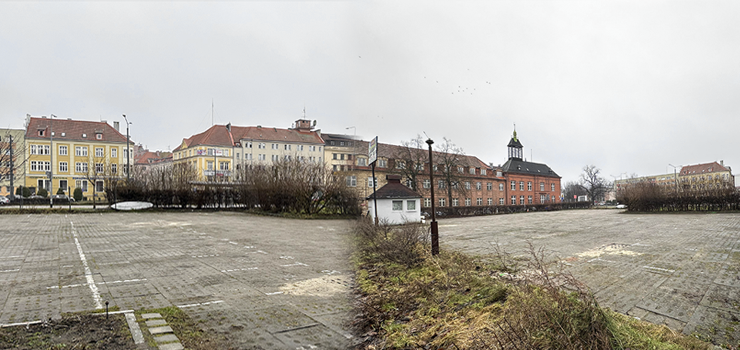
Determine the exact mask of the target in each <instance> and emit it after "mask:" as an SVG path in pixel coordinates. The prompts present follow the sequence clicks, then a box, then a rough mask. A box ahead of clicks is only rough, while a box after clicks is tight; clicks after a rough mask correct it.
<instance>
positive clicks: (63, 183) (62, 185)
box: [59, 180, 69, 193]
mask: <svg viewBox="0 0 740 350" xmlns="http://www.w3.org/2000/svg"><path fill="white" fill-rule="evenodd" d="M59 188H61V189H62V191H64V192H65V193H66V192H68V190H69V189H68V188H67V180H59Z"/></svg>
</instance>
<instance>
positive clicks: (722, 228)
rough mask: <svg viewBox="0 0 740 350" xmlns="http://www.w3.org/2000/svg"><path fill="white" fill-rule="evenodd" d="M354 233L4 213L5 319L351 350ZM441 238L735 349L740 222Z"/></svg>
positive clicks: (574, 215)
mask: <svg viewBox="0 0 740 350" xmlns="http://www.w3.org/2000/svg"><path fill="white" fill-rule="evenodd" d="M351 225H352V223H351V222H349V221H342V220H291V219H282V218H272V217H259V216H252V215H247V214H241V213H233V212H210V213H204V212H193V213H103V214H102V215H101V214H75V215H63V214H51V215H0V324H9V323H15V322H28V321H36V320H42V319H46V318H49V317H60V315H61V313H62V312H75V311H86V310H93V309H96V308H98V307H104V306H102V305H101V304H100V303H103V304H104V302H105V301H109V302H110V307H115V306H117V307H119V308H120V309H121V310H138V309H140V308H160V307H166V306H172V305H175V306H179V307H181V308H182V309H183V310H184V311H185V312H186V313H188V314H189V315H190V316H191V317H193V318H194V319H195V320H196V322H198V321H200V322H201V324H202V325H203V327H204V328H205V329H206V330H208V331H211V332H219V333H224V334H227V335H228V337H229V339H231V340H232V341H233V342H234V346H236V347H237V348H247V349H248V348H256V347H259V348H263V349H298V348H301V347H303V348H305V349H309V348H319V349H346V348H348V347H349V346H351V345H352V344H353V342H354V341H355V339H353V338H352V336H351V335H350V332H349V331H348V329H347V328H346V322H347V321H348V320H350V319H351V302H350V299H349V292H350V289H349V288H350V286H351V283H352V274H351V264H350V262H349V259H348V253H349V252H348V241H347V238H348V237H349V232H350V229H351ZM439 231H440V242H441V245H442V248H443V249H457V250H463V251H466V252H470V253H475V254H489V253H493V252H494V246H500V247H501V248H503V249H504V250H506V251H508V252H511V253H514V254H524V253H525V250H526V247H527V242H532V243H533V244H534V245H535V246H536V247H545V248H546V249H548V250H549V251H551V252H552V254H553V255H557V256H559V257H560V258H562V259H563V260H564V261H565V262H566V263H567V264H569V265H570V267H569V269H570V271H571V272H573V274H574V275H575V276H577V277H578V278H579V279H581V280H582V281H583V282H585V283H586V284H588V285H589V286H590V288H591V289H592V290H593V291H594V293H595V295H596V297H597V298H598V300H599V302H600V304H601V305H603V306H608V307H610V308H612V309H614V310H617V311H619V312H623V313H626V314H629V315H632V316H636V317H640V318H643V319H646V320H649V321H651V322H656V323H662V324H667V325H668V326H670V327H673V328H674V329H676V330H680V331H683V332H684V333H692V332H699V333H701V334H704V335H708V336H710V337H712V338H713V339H715V341H716V342H717V343H718V344H719V343H730V344H733V345H738V344H737V339H740V333H738V332H740V327H738V320H740V214H671V215H639V214H620V211H616V210H580V211H562V212H547V213H527V214H514V215H496V216H485V217H471V218H459V219H442V220H440V227H439ZM83 256H84V262H83ZM85 265H87V268H86V266H85ZM153 318H161V315H159V316H157V317H153Z"/></svg>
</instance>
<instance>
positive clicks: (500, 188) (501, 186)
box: [498, 182, 504, 192]
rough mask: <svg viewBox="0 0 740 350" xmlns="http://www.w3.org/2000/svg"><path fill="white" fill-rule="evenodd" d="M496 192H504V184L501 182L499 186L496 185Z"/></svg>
mask: <svg viewBox="0 0 740 350" xmlns="http://www.w3.org/2000/svg"><path fill="white" fill-rule="evenodd" d="M498 190H499V191H501V192H503V191H504V183H503V182H502V183H500V184H498Z"/></svg>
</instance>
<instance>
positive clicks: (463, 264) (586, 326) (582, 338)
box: [354, 223, 709, 350]
mask: <svg viewBox="0 0 740 350" xmlns="http://www.w3.org/2000/svg"><path fill="white" fill-rule="evenodd" d="M361 225H363V224H362V223H361V224H360V226H361ZM363 230H368V227H364V228H363ZM376 230H377V232H376V233H377V237H388V238H387V240H391V241H392V240H394V238H393V235H394V234H397V233H398V232H402V231H403V230H408V228H404V227H383V226H381V227H378V228H376ZM365 234H366V235H369V233H368V232H365ZM374 237H376V236H374ZM407 238H408V237H407ZM384 239H385V238H384ZM365 242H367V240H366V239H364V238H362V237H360V238H359V239H358V244H359V245H360V246H359V247H358V254H357V258H356V262H357V294H358V297H357V309H358V311H359V316H358V317H357V318H356V319H355V322H354V325H355V327H356V328H357V329H358V331H359V333H360V334H362V335H363V336H364V342H363V343H362V344H360V345H359V346H358V348H360V349H380V348H390V349H420V348H421V349H522V350H524V349H708V348H709V344H707V343H704V342H701V341H699V340H698V339H695V338H692V337H686V336H683V335H680V334H676V333H673V332H671V331H670V330H669V329H668V328H665V327H659V326H655V325H652V324H649V323H646V322H642V321H639V320H635V319H632V318H630V317H627V316H622V315H619V314H616V313H613V312H611V311H608V310H604V309H602V308H600V307H599V306H598V304H597V303H596V301H595V299H594V298H593V296H592V294H591V293H590V292H589V291H588V289H587V288H586V287H585V286H584V285H583V284H581V283H580V282H578V281H577V280H576V279H575V278H573V277H572V276H571V275H570V274H568V273H567V272H566V271H565V270H564V269H563V266H562V265H561V264H560V262H559V261H560V260H559V259H557V258H556V257H554V256H549V255H548V254H547V252H546V251H545V250H543V249H536V248H535V247H533V246H530V251H529V258H528V259H525V260H518V261H517V259H512V258H511V256H510V255H509V254H506V253H503V252H499V253H498V254H495V255H494V256H491V257H478V258H475V257H470V256H467V255H464V254H461V253H457V252H448V251H442V252H441V253H440V255H438V256H435V257H432V256H431V255H429V254H428V253H427V252H428V248H427V247H426V245H425V244H424V241H423V240H419V241H418V242H417V244H415V245H414V244H407V245H395V246H393V247H392V248H393V249H394V250H393V252H394V253H393V254H390V253H388V254H386V253H383V252H382V251H378V249H380V248H379V247H380V245H377V244H376V243H377V242H376V241H373V240H370V242H371V243H372V244H375V245H374V246H372V247H363V246H362V244H363V243H365ZM402 247H404V248H402ZM386 248H390V247H386ZM402 249H410V250H413V252H408V251H406V252H399V250H402ZM398 255H400V256H406V257H410V256H411V257H418V260H417V259H411V260H406V259H405V258H404V259H398V258H397V256H398ZM502 258H503V259H504V260H505V261H501V259H502ZM408 262H413V263H408Z"/></svg>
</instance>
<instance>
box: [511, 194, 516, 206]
mask: <svg viewBox="0 0 740 350" xmlns="http://www.w3.org/2000/svg"><path fill="white" fill-rule="evenodd" d="M511 205H516V196H511Z"/></svg>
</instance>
